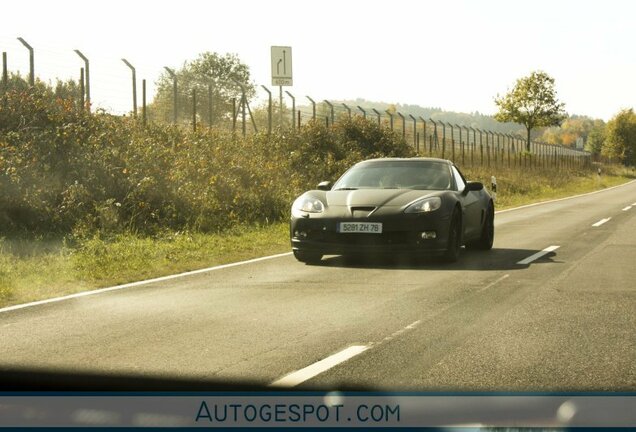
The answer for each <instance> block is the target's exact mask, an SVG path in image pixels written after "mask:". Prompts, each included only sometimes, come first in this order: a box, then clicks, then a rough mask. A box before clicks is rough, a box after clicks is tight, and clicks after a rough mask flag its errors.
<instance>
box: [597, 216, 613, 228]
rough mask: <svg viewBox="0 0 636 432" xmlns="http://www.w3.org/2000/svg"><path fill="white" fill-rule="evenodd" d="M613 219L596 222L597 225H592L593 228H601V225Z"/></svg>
mask: <svg viewBox="0 0 636 432" xmlns="http://www.w3.org/2000/svg"><path fill="white" fill-rule="evenodd" d="M610 219H612V218H611V217H608V218H605V219H601V220H600V221H598V222H596V223H595V224H592V226H593V227H600V226H601V225H603V224H604V223H605V222H609V220H610Z"/></svg>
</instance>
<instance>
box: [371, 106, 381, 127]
mask: <svg viewBox="0 0 636 432" xmlns="http://www.w3.org/2000/svg"><path fill="white" fill-rule="evenodd" d="M371 109H372V110H373V112H374V113H375V115H377V116H378V126H381V125H382V122H381V120H380V118H381V116H382V114H380V111H378V110H377V109H375V108H371Z"/></svg>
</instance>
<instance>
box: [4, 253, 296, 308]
mask: <svg viewBox="0 0 636 432" xmlns="http://www.w3.org/2000/svg"><path fill="white" fill-rule="evenodd" d="M287 255H291V252H285V253H281V254H277V255H269V256H265V257H260V258H254V259H250V260H246V261H239V262H234V263H229V264H221V265H218V266H214V267H208V268H204V269H199V270H192V271H189V272H184V273H177V274H173V275H168V276H161V277H157V278H153V279H146V280H142V281H138V282H130V283H127V284H123V285H117V286H113V287H108V288H100V289H96V290H91V291H83V292H79V293H76V294H70V295H67V296H63V297H54V298H50V299H46V300H39V301H34V302H30V303H23V304H18V305H14V306H8V307H5V308H2V309H0V313H2V312H9V311H13V310H17V309H24V308H27V307H31V306H37V305H42V304H47V303H55V302H59V301H62V300H69V299H73V298H78V297H86V296H90V295H94V294H100V293H104V292H108V291H117V290H121V289H125V288H132V287H136V286H140V285H147V284H151V283H154V282H162V281H167V280H170V279H176V278H180V277H183V276H190V275H195V274H199V273H206V272H211V271H214V270H222V269H226V268H230V267H236V266H240V265H244V264H252V263H255V262H259V261H265V260H270V259H274V258H279V257H283V256H287Z"/></svg>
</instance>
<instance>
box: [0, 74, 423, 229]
mask: <svg viewBox="0 0 636 432" xmlns="http://www.w3.org/2000/svg"><path fill="white" fill-rule="evenodd" d="M412 155H413V151H412V149H411V148H410V147H409V146H408V145H407V144H406V143H405V142H404V140H403V139H402V138H401V137H399V136H398V135H397V134H395V133H394V132H392V131H390V130H388V129H387V128H384V127H379V126H377V125H376V124H375V123H374V122H371V121H367V120H365V119H362V118H359V117H354V118H353V119H346V118H345V119H342V120H341V121H339V122H338V123H336V125H335V126H334V127H333V128H327V127H326V126H325V125H324V124H322V123H317V122H310V123H308V124H306V125H304V126H303V127H302V128H301V129H300V130H299V131H296V132H292V131H289V130H276V131H273V133H272V135H271V136H268V135H267V134H265V133H259V134H256V135H252V136H248V137H246V138H243V137H238V136H235V135H233V134H231V133H230V132H227V131H223V130H219V129H208V128H202V129H201V130H199V131H197V132H192V131H190V130H184V129H181V128H179V127H176V126H170V125H157V124H151V125H148V126H147V127H143V126H141V125H140V124H139V122H137V121H135V120H134V119H133V118H126V117H118V116H112V115H109V114H106V113H104V112H97V113H94V114H88V113H86V112H84V111H81V110H78V108H77V106H76V104H74V103H73V102H72V101H70V100H68V99H62V98H59V97H57V96H55V93H54V92H53V91H52V90H51V89H50V88H48V87H46V86H43V85H38V86H36V87H34V88H16V89H13V90H10V91H8V92H7V93H6V94H5V95H4V96H3V98H2V102H1V103H0V190H1V195H0V234H2V233H4V234H7V233H16V232H21V233H24V234H34V233H59V234H72V235H73V236H76V237H79V238H88V237H90V236H92V235H93V234H94V233H95V232H97V231H99V232H102V233H112V234H116V233H122V232H137V233H141V234H155V233H159V232H161V231H162V230H164V229H171V230H198V231H204V232H211V231H218V230H221V229H226V228H228V227H232V226H237V225H239V224H244V223H253V222H268V221H274V220H282V219H284V218H286V217H287V216H288V212H289V206H290V204H291V202H292V200H293V199H294V198H295V197H296V196H297V195H298V194H300V193H301V192H302V191H303V190H305V189H307V188H310V187H315V185H316V184H317V183H318V182H319V181H321V180H335V179H336V178H337V177H338V176H339V175H340V174H342V172H344V170H345V169H347V168H348V167H349V166H350V165H351V164H353V163H355V162H357V161H359V160H362V159H366V158H369V157H379V156H412Z"/></svg>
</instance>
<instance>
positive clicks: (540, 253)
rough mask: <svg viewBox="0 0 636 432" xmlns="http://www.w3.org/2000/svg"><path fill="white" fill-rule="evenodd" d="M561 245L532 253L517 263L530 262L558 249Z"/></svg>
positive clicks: (524, 263)
mask: <svg viewBox="0 0 636 432" xmlns="http://www.w3.org/2000/svg"><path fill="white" fill-rule="evenodd" d="M559 247H560V246H548V247H547V248H545V249H543V250H542V251H539V252H537V253H536V254H534V255H530V256H529V257H528V258H526V259H522V260H521V261H519V262H518V263H517V264H520V265H526V264H530V263H531V262H532V261H536V260H538V259H539V258H541V257H542V256H544V255H547V254H549V253H550V252H553V251H555V250H557V249H558V248H559Z"/></svg>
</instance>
